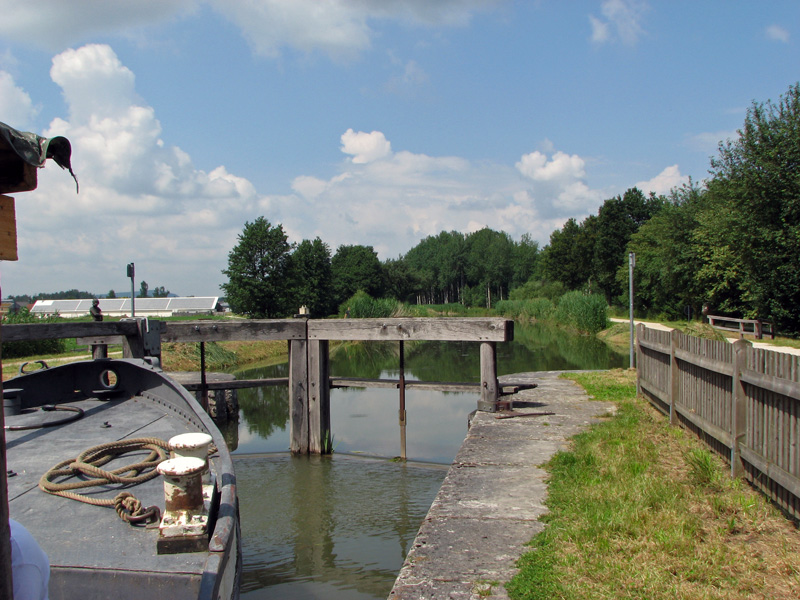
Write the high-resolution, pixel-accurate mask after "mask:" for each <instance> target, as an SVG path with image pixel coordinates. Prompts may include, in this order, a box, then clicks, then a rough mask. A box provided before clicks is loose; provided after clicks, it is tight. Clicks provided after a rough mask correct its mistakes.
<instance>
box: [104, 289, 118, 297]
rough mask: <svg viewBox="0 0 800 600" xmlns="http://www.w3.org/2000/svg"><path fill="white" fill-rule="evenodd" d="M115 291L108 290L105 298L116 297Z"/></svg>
mask: <svg viewBox="0 0 800 600" xmlns="http://www.w3.org/2000/svg"><path fill="white" fill-rule="evenodd" d="M116 297H117V293H116V292H115V291H114V290H108V294H106V298H116Z"/></svg>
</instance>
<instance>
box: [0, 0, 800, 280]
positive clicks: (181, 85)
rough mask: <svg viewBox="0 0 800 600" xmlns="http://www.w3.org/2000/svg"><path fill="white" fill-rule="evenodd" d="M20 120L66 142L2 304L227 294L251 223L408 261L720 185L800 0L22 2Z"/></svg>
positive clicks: (11, 20)
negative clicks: (719, 173)
mask: <svg viewBox="0 0 800 600" xmlns="http://www.w3.org/2000/svg"><path fill="white" fill-rule="evenodd" d="M0 14H3V15H4V16H3V19H2V21H0V121H3V122H6V123H8V124H9V125H11V126H12V127H15V128H17V129H21V130H24V131H34V132H36V133H38V134H40V135H47V136H50V135H65V136H67V137H68V138H69V139H70V140H71V142H72V144H73V166H74V168H75V171H76V173H77V175H78V178H79V179H80V183H81V191H80V193H79V194H77V195H76V193H75V187H74V183H73V182H72V180H71V178H70V177H69V175H68V174H66V173H64V172H61V170H60V169H59V168H58V167H57V166H56V165H54V164H49V165H48V166H47V168H45V169H44V170H42V171H40V174H39V188H38V189H37V190H36V191H34V192H28V193H24V194H18V195H17V197H16V198H17V202H16V204H17V228H18V232H19V254H20V260H19V261H18V262H16V263H12V262H5V263H3V264H2V265H0V277H1V278H2V292H3V294H4V295H7V294H18V293H35V292H46V291H57V290H62V289H69V288H79V289H83V290H88V291H93V292H95V293H100V294H104V293H106V292H107V291H108V290H109V289H115V290H117V291H123V290H126V289H128V287H129V285H130V284H129V281H128V280H126V278H125V265H126V264H127V263H129V262H131V261H133V262H135V263H136V275H137V287H138V282H139V281H141V280H146V281H147V282H148V284H149V285H150V287H151V288H153V287H156V286H162V285H163V286H165V287H166V288H167V289H169V290H171V291H173V292H175V293H178V294H181V295H217V294H219V285H220V283H223V282H224V281H225V277H224V275H222V273H221V270H222V269H223V268H225V266H226V264H227V255H228V252H229V251H230V250H231V248H232V247H233V246H234V245H235V244H236V241H237V235H238V234H239V233H240V232H241V231H242V228H243V226H244V223H245V222H246V221H253V220H254V219H255V218H257V217H259V216H264V217H266V218H267V219H268V220H269V221H270V222H272V223H273V224H278V223H280V224H282V225H283V226H284V229H285V230H286V231H287V233H288V235H289V238H290V241H293V242H299V241H301V240H303V239H313V238H315V237H317V236H319V237H320V238H321V239H322V240H323V241H325V242H326V243H327V244H329V246H330V247H331V250H332V252H335V250H336V248H337V247H338V246H339V245H341V244H364V245H370V246H373V247H374V248H375V250H376V251H377V252H378V254H379V256H380V257H381V259H386V258H395V257H397V256H399V255H401V254H403V253H405V252H407V251H408V250H409V249H410V248H412V247H413V246H414V245H415V244H417V243H418V242H419V241H420V240H421V239H422V238H424V237H426V236H428V235H435V234H437V233H438V232H440V231H442V230H448V231H449V230H457V231H462V232H465V233H468V232H471V231H475V230H478V229H480V228H482V227H486V226H488V227H491V228H493V229H496V230H504V231H506V232H508V233H509V234H510V235H511V236H512V237H514V238H515V239H519V238H520V237H521V236H522V235H523V234H526V233H527V234H530V235H531V236H532V237H533V239H535V240H538V241H539V243H540V244H541V245H545V244H546V243H547V242H548V240H549V236H550V233H551V232H552V231H553V230H554V229H556V228H559V227H561V225H563V223H564V222H565V221H566V220H567V219H568V218H570V217H574V218H576V219H578V220H581V219H583V218H585V217H586V216H587V215H589V214H594V213H596V212H597V209H598V207H599V206H600V205H601V204H602V202H603V201H604V200H605V199H607V198H610V197H613V196H615V195H617V194H621V193H623V192H624V191H625V190H626V189H628V188H630V187H633V186H639V187H640V188H642V189H643V191H645V192H648V191H654V192H657V193H666V192H668V191H669V190H670V189H671V188H672V187H674V186H676V185H680V184H682V183H684V182H686V181H687V180H688V178H689V177H691V178H693V179H694V180H696V181H700V180H703V179H704V178H705V177H707V174H708V168H709V157H711V156H713V155H715V154H716V148H717V144H718V143H719V141H720V140H724V139H726V138H728V137H731V136H735V135H736V130H737V129H738V128H739V127H741V126H742V124H743V121H744V117H745V114H746V110H747V108H748V107H749V106H751V104H752V102H753V101H758V102H763V101H766V100H769V99H772V100H777V99H778V98H779V96H780V95H781V94H783V93H785V92H786V91H787V90H788V88H789V86H790V85H792V84H794V83H795V82H797V81H798V80H799V79H800V69H799V67H800V60H798V59H799V58H800V53H798V36H800V30H799V28H798V26H799V25H800V3H798V2H796V1H794V0H792V1H780V0H775V1H769V2H767V1H762V2H759V1H752V2H731V1H728V0H707V1H703V2H693V1H691V2H690V1H674V0H670V1H661V2H656V1H655V0H650V1H645V0H604V1H600V0H595V1H579V0H574V1H573V0H570V1H556V0H530V1H527V2H523V1H512V0H433V1H432V0H349V1H347V0H138V1H137V2H130V1H125V2H122V1H119V0H71V1H70V2H63V0H41V1H39V2H36V3H29V2H19V1H18V0H0Z"/></svg>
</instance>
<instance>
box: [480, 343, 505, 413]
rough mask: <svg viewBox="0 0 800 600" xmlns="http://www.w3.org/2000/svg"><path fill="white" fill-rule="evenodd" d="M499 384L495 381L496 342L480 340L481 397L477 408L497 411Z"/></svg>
mask: <svg viewBox="0 0 800 600" xmlns="http://www.w3.org/2000/svg"><path fill="white" fill-rule="evenodd" d="M499 388H500V386H499V384H498V382H497V344H496V343H495V342H481V399H480V400H478V410H484V411H486V412H497V400H498V398H499V397H500V390H499Z"/></svg>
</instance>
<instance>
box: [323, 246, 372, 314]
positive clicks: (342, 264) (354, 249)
mask: <svg viewBox="0 0 800 600" xmlns="http://www.w3.org/2000/svg"><path fill="white" fill-rule="evenodd" d="M331 270H332V272H333V290H334V296H335V299H336V304H337V306H338V305H339V304H341V303H342V302H344V301H345V300H347V299H348V298H349V297H350V296H352V295H353V294H355V293H356V292H357V291H359V290H361V291H362V292H366V293H367V294H369V295H370V296H372V297H373V298H378V297H380V296H381V294H382V292H383V289H382V283H383V278H382V273H381V263H380V261H379V260H378V254H377V253H376V252H375V250H373V248H372V246H339V247H338V248H337V249H336V254H334V255H333V258H332V259H331Z"/></svg>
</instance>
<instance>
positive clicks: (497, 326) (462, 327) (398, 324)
mask: <svg viewBox="0 0 800 600" xmlns="http://www.w3.org/2000/svg"><path fill="white" fill-rule="evenodd" d="M308 337H309V339H311V340H373V341H400V340H431V341H463V342H509V341H511V340H513V339H514V321H511V320H508V319H502V318H457V317H453V318H448V317H438V318H413V319H412V318H408V319H405V318H392V319H312V320H309V321H308Z"/></svg>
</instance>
